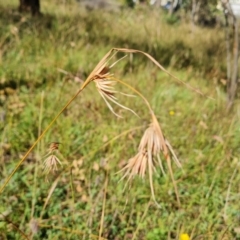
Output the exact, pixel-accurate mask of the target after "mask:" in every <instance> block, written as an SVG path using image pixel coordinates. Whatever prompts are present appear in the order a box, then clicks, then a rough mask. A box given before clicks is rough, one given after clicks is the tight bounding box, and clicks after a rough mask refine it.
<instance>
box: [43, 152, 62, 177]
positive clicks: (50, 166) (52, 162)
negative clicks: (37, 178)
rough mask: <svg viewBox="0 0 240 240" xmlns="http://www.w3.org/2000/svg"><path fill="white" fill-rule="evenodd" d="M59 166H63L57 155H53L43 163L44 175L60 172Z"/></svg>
mask: <svg viewBox="0 0 240 240" xmlns="http://www.w3.org/2000/svg"><path fill="white" fill-rule="evenodd" d="M58 164H59V165H62V163H61V161H60V160H59V159H58V158H57V157H56V156H55V155H53V154H51V155H50V156H48V157H47V158H46V159H45V160H44V162H43V166H44V169H43V171H44V173H46V174H49V173H50V172H55V171H57V170H58V166H57V165H58Z"/></svg>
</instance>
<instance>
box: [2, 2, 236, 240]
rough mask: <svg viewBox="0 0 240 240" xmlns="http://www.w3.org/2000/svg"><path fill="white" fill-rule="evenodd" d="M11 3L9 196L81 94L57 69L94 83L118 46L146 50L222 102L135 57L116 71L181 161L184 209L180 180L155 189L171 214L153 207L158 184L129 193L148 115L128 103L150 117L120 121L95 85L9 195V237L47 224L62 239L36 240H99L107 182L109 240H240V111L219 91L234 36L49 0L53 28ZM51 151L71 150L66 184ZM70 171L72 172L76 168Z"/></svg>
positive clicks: (6, 89)
mask: <svg viewBox="0 0 240 240" xmlns="http://www.w3.org/2000/svg"><path fill="white" fill-rule="evenodd" d="M0 3H1V5H0V6H1V10H2V12H3V15H2V16H1V22H0V32H1V35H0V46H1V47H0V79H1V90H0V115H1V116H3V117H1V118H0V119H1V120H0V129H1V134H0V143H1V145H0V146H1V149H0V156H1V157H0V169H1V171H0V176H1V181H0V182H1V186H2V184H3V183H4V180H5V179H6V178H7V176H8V175H9V174H10V173H11V171H12V170H13V169H14V167H15V166H16V164H17V162H18V161H19V160H20V158H21V157H22V156H23V155H24V154H25V153H26V151H27V150H28V148H29V147H30V146H31V145H32V144H33V142H34V141H35V140H36V139H37V137H38V131H39V128H41V130H43V129H44V128H45V127H46V126H47V125H48V123H49V122H50V121H51V119H52V118H53V117H54V116H55V115H56V114H57V112H58V111H59V110H60V109H61V108H62V107H63V106H64V105H65V104H66V102H67V101H68V100H69V99H70V98H71V97H72V96H73V95H74V94H75V92H76V91H77V89H78V88H80V84H81V83H80V82H78V81H75V80H74V79H73V78H71V77H68V76H66V75H64V74H63V73H61V72H59V71H58V69H64V70H66V71H68V72H70V73H72V74H74V75H77V76H78V77H79V78H80V79H83V80H85V79H86V77H87V76H88V74H89V73H90V72H91V71H92V69H93V68H94V67H95V65H96V64H97V63H98V61H99V60H100V59H101V58H102V57H103V56H104V54H105V53H106V52H107V51H108V50H110V49H111V48H112V47H131V48H137V49H139V50H143V51H146V52H148V53H150V54H152V55H153V56H154V57H156V59H157V60H158V61H159V62H160V63H161V64H163V65H164V66H168V68H169V69H170V71H171V72H172V73H173V74H174V75H176V76H178V77H179V78H180V79H182V80H184V81H186V82H188V83H189V84H191V85H192V86H195V87H197V88H199V89H201V90H202V91H203V92H204V93H206V95H207V96H211V97H213V98H214V100H212V99H210V98H207V97H202V96H200V95H198V94H197V93H195V92H192V91H191V90H188V89H186V87H184V86H182V85H180V84H178V83H176V82H175V81H174V80H173V79H171V78H170V77H168V76H166V74H164V73H162V72H161V71H160V70H158V69H157V68H156V67H155V66H153V64H152V63H149V62H147V61H146V59H144V58H143V57H142V56H140V55H134V56H133V59H131V58H129V57H127V58H126V59H125V60H124V61H122V62H120V63H119V64H118V65H117V66H116V67H114V73H115V74H116V75H117V76H119V78H120V79H122V80H124V81H126V82H128V83H130V84H131V85H133V86H134V87H136V88H137V89H138V90H139V91H140V92H142V93H143V94H144V95H145V96H146V98H147V99H148V100H149V102H150V103H151V105H152V107H153V109H154V110H155V113H156V115H157V117H158V120H159V121H160V124H161V126H162V128H163V131H164V133H165V136H166V138H167V139H168V140H169V141H170V142H171V144H172V146H173V147H174V149H175V151H176V152H177V155H178V157H179V159H180V160H181V163H182V165H183V171H182V170H179V169H178V168H177V167H175V166H174V165H173V170H174V177H175V179H176V181H177V185H178V190H179V193H180V199H181V203H182V206H181V208H180V209H179V208H178V206H177V201H176V198H175V193H174V188H173V185H172V182H171V178H170V175H169V174H167V176H166V177H163V176H161V175H160V171H158V173H159V174H155V177H154V188H155V194H156V198H157V201H158V202H159V203H160V204H161V206H162V209H158V208H157V207H156V206H155V205H154V203H153V202H152V201H151V192H150V188H149V183H148V181H147V178H146V180H141V179H138V178H136V179H135V180H134V181H133V182H132V184H130V186H129V187H127V189H126V190H125V191H123V189H124V185H125V182H124V181H122V182H119V180H120V178H121V174H115V173H116V172H118V171H119V170H120V169H121V168H122V167H123V166H124V164H125V163H126V161H127V160H128V159H129V158H130V157H132V156H133V155H134V154H135V153H136V151H137V146H138V143H139V141H140V138H141V136H142V134H143V131H144V128H145V127H146V126H147V124H148V123H149V122H148V121H149V113H148V110H147V109H146V108H145V107H143V106H144V105H143V102H142V100H141V99H139V98H122V99H121V100H120V102H121V103H124V104H125V105H126V106H128V107H131V108H133V109H134V110H135V111H136V112H137V113H138V114H139V115H140V116H141V118H140V119H138V118H136V117H135V116H133V115H132V114H130V113H128V112H124V113H122V112H121V113H122V115H123V116H124V118H123V119H117V118H116V117H115V116H113V114H112V113H111V112H110V111H109V109H108V108H107V106H106V105H105V103H104V101H103V100H102V99H101V98H100V96H99V94H98V93H97V92H96V90H95V87H94V86H93V84H91V85H90V86H88V87H87V88H86V89H85V90H84V91H83V92H82V94H80V95H79V96H78V98H77V99H76V100H75V101H74V102H73V103H72V104H71V105H70V107H69V108H68V109H67V110H66V111H65V112H64V113H63V114H62V115H61V116H60V118H59V119H58V120H57V122H56V124H55V125H54V126H53V127H52V128H51V130H50V131H49V132H48V133H47V134H46V135H45V137H44V138H43V140H42V141H41V142H40V143H39V144H38V146H37V147H36V148H35V149H34V150H33V152H32V153H31V154H30V155H29V157H28V158H27V160H26V161H25V162H24V163H23V165H22V166H21V167H20V168H19V170H18V171H17V172H16V174H15V175H14V177H13V178H12V179H11V181H10V182H9V184H8V185H7V187H6V189H5V190H4V192H3V193H2V194H1V197H0V213H1V214H6V218H4V217H2V215H0V239H21V238H22V235H21V234H20V233H19V231H18V230H16V228H14V226H17V228H18V229H21V231H22V232H24V233H25V234H26V235H28V236H30V235H31V231H30V228H29V222H30V221H31V219H32V218H35V219H39V218H40V216H42V222H41V224H43V225H44V224H45V225H51V226H55V227H58V228H60V229H53V228H44V227H40V230H39V231H38V233H37V235H35V236H34V237H33V239H94V238H93V236H91V235H90V234H94V235H98V233H99V228H100V223H101V214H102V209H103V196H104V189H105V183H106V179H108V184H107V194H106V206H105V215H104V225H103V237H104V238H107V239H134V238H135V239H149V240H155V239H156V240H157V239H179V235H180V233H183V232H186V233H188V234H189V235H191V236H192V239H240V234H239V225H240V211H239V194H240V193H239V181H240V175H239V172H238V171H239V153H240V149H239V134H240V128H239V126H240V125H239V117H240V114H239V101H238V100H237V101H236V106H235V109H234V111H232V112H231V113H228V114H227V113H226V112H225V98H226V94H225V89H224V86H222V85H221V84H220V83H219V82H220V79H221V78H224V73H225V63H224V61H225V55H224V52H225V50H224V42H223V40H222V39H224V34H223V30H219V29H212V30H210V29H198V28H196V29H195V33H191V34H190V32H189V31H190V26H189V25H188V24H187V23H178V24H177V25H171V26H169V25H167V23H166V21H165V20H164V18H162V17H157V15H156V16H155V18H150V14H151V15H152V14H156V13H151V12H147V13H143V12H142V10H141V9H140V10H137V11H139V12H137V11H130V12H129V11H128V10H125V11H123V12H121V13H114V14H113V13H104V12H101V14H100V13H99V12H91V13H87V12H85V11H83V10H81V11H80V12H79V13H77V8H76V7H72V5H64V4H59V5H58V6H57V7H56V8H54V1H51V4H50V6H48V4H47V1H43V3H42V9H43V10H42V11H43V13H45V18H43V19H32V18H31V17H30V16H28V15H24V16H22V15H19V14H18V13H17V11H16V9H17V1H12V2H11V4H10V3H9V5H7V4H6V3H4V1H0ZM71 4H73V2H72V3H71ZM14 9H15V10H14ZM21 19H22V20H21ZM136 22H138V23H139V24H136ZM143 26H144V27H143ZM158 27H159V28H160V30H159V29H158ZM161 28H162V29H163V30H162V32H161ZM163 33H164V34H163ZM186 34H189V35H186ZM186 36H188V37H186ZM120 88H121V87H120ZM129 93H130V92H129ZM41 99H43V106H42V108H41ZM116 109H117V111H119V109H118V108H116ZM40 111H42V115H41V114H40ZM171 111H173V113H174V114H170V112H171ZM39 121H40V124H39ZM136 127H140V128H139V129H137V130H136V129H135V128H136ZM141 127H142V128H141ZM122 133H125V134H122ZM121 134H122V135H121ZM116 136H119V138H117V139H116V140H115V141H111V139H113V138H115V137H116ZM52 141H59V142H61V143H62V144H61V145H60V152H61V154H62V158H61V157H60V158H61V160H62V161H63V163H64V165H63V168H62V169H61V170H60V171H59V177H58V175H52V176H49V179H48V181H45V176H44V175H43V174H42V165H41V162H42V161H43V159H42V156H44V154H45V152H46V151H47V148H48V144H49V142H52ZM107 141H110V142H109V144H108V145H104V144H106V142H107ZM71 163H74V164H73V167H72V170H71V169H69V168H67V166H68V165H70V164H71ZM165 167H166V168H167V166H166V164H165ZM55 180H56V181H57V185H56V186H55V188H54V191H53V193H52V195H51V197H50V200H49V202H48V205H47V206H46V209H44V208H43V206H44V203H45V201H46V199H47V197H48V194H49V191H50V189H51V187H52V186H54V185H53V184H54V181H55ZM72 186H73V189H74V191H72ZM228 192H229V193H228ZM227 196H228V197H227ZM226 199H227V200H228V201H227V202H226ZM61 228H62V229H61ZM63 228H67V229H72V230H76V231H78V233H76V232H75V233H74V232H73V231H72V232H71V233H69V232H66V231H64V229H63ZM80 231H81V232H82V233H83V235H81V234H79V232H80ZM29 238H30V237H29ZM96 239H97V238H96Z"/></svg>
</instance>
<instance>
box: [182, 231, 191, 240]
mask: <svg viewBox="0 0 240 240" xmlns="http://www.w3.org/2000/svg"><path fill="white" fill-rule="evenodd" d="M180 240H190V237H189V235H188V234H187V233H182V234H181V235H180Z"/></svg>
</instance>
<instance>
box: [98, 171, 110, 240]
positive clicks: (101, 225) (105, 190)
mask: <svg viewBox="0 0 240 240" xmlns="http://www.w3.org/2000/svg"><path fill="white" fill-rule="evenodd" d="M107 186H108V175H107V174H106V179H105V183H104V195H103V205H102V214H101V221H100V229H99V234H98V237H99V239H101V237H102V232H103V225H104V215H105V206H106V198H107Z"/></svg>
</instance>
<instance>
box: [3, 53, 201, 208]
mask: <svg viewBox="0 0 240 240" xmlns="http://www.w3.org/2000/svg"><path fill="white" fill-rule="evenodd" d="M118 52H122V53H127V54H128V53H140V54H143V55H144V56H146V57H147V58H148V59H149V60H151V61H152V62H153V63H154V64H155V65H156V66H157V67H158V68H160V69H161V70H162V71H164V72H165V73H166V74H168V75H169V76H171V77H172V78H173V79H174V80H176V81H177V82H178V83H181V84H183V85H185V86H186V87H188V88H189V89H191V90H193V91H195V92H196V93H198V94H200V95H202V96H204V94H203V93H202V92H201V91H200V90H199V89H196V88H193V87H192V86H190V85H189V84H187V83H185V82H183V81H181V80H180V79H178V78H177V77H175V76H174V75H172V74H171V73H170V72H168V71H167V70H166V69H165V68H164V67H163V66H162V65H161V64H159V63H158V62H157V61H156V60H155V59H154V58H153V57H152V56H150V55H149V54H147V53H145V52H142V51H139V50H135V49H125V48H112V49H111V50H110V51H109V52H108V53H107V54H106V55H105V56H104V57H103V58H102V59H101V60H100V62H99V63H98V64H97V65H96V67H95V68H94V69H93V71H92V72H91V73H90V74H89V76H88V77H87V79H86V81H85V82H84V83H83V84H82V86H81V87H80V89H79V90H78V91H77V92H76V93H75V95H74V96H73V97H72V98H71V99H70V100H69V101H68V102H67V103H66V105H65V106H64V107H63V108H62V109H61V110H60V112H59V113H58V114H57V115H56V116H55V117H54V118H53V120H52V121H51V122H50V123H49V125H48V126H47V127H46V129H45V130H44V131H43V132H42V133H41V135H40V136H39V137H38V139H37V140H36V141H35V142H34V144H33V145H32V146H31V147H30V148H29V150H28V151H27V153H26V154H25V155H24V157H23V158H22V159H21V160H20V161H19V162H18V163H17V165H16V167H15V168H14V170H13V171H12V172H11V174H10V175H9V176H8V177H7V179H6V180H5V182H4V183H3V185H2V186H1V188H0V194H2V193H3V191H4V189H5V188H6V186H7V184H8V183H9V181H10V180H11V178H12V177H13V175H14V173H15V172H16V171H17V170H18V168H19V167H20V166H21V164H22V163H23V162H24V161H25V160H26V158H27V156H28V155H29V153H30V152H31V151H32V150H33V149H34V147H35V146H36V145H37V144H38V143H39V141H40V140H41V139H42V138H43V137H44V135H45V134H46V132H47V131H48V130H49V129H50V128H51V127H52V126H53V124H54V123H55V121H56V120H57V119H58V117H59V116H60V115H61V114H62V113H63V112H64V110H66V109H67V108H68V106H69V105H70V104H71V103H72V102H73V101H74V100H75V99H76V98H77V96H78V95H79V94H80V93H81V92H82V91H83V90H84V89H85V88H86V87H87V85H88V84H89V83H90V82H92V81H93V82H95V84H96V86H97V90H98V92H99V93H100V95H101V96H102V97H103V99H104V100H105V102H106V104H107V106H108V107H109V109H110V110H111V111H112V112H113V113H114V111H113V108H112V107H111V105H110V104H109V103H108V101H107V100H109V101H111V102H112V103H115V104H116V105H118V106H119V107H121V108H123V109H125V110H129V111H131V112H133V113H135V112H134V111H133V110H132V109H129V108H127V107H125V106H123V105H122V104H119V103H118V102H117V98H116V97H115V95H116V93H117V92H116V91H114V89H113V83H112V81H111V80H114V81H118V82H120V83H122V84H124V85H125V86H128V87H129V88H131V89H132V90H133V89H134V88H133V87H131V86H130V85H128V84H126V83H125V82H123V81H120V80H117V79H116V78H115V77H114V76H113V74H112V73H110V69H111V68H112V67H113V66H114V65H115V64H116V63H117V62H118V61H116V62H115V63H113V64H112V65H109V62H110V60H112V58H113V57H114V56H115V55H116V54H117V53H118ZM120 60H121V59H120ZM108 65H109V66H110V67H108ZM134 92H135V93H137V94H138V95H139V96H141V97H142V98H143V99H144V101H145V103H146V105H147V106H148V108H149V110H150V113H151V117H152V120H151V123H150V126H149V130H146V131H147V132H145V134H144V136H143V139H142V143H141V144H140V145H139V154H146V155H145V157H143V158H142V160H143V159H144V163H143V162H141V163H140V162H139V161H138V162H137V164H138V165H136V166H135V168H134V169H130V166H132V164H130V165H127V167H126V169H127V171H128V170H129V172H128V174H130V175H129V176H130V178H131V177H132V176H134V175H135V174H140V175H141V176H143V175H144V172H145V170H146V164H147V163H148V169H149V179H150V186H151V192H152V196H153V199H154V200H155V197H154V191H153V184H152V172H153V170H154V169H155V168H154V160H153V158H154V157H155V155H157V154H158V153H160V152H162V153H163V155H164V157H165V158H166V159H167V161H168V162H169V161H170V158H169V152H170V153H171V154H172V155H173V159H174V160H175V162H176V163H177V165H178V166H180V163H179V162H178V160H177V158H176V155H175V154H174V153H173V150H172V148H171V146H170V144H169V142H167V141H166V139H165V138H164V136H163V133H162V130H161V128H160V125H159V123H158V121H157V118H156V117H155V114H154V112H153V110H152V108H151V106H150V104H149V103H148V101H147V100H146V98H145V97H144V96H143V95H142V94H141V93H139V92H138V91H137V90H134ZM115 115H117V114H115ZM117 116H118V115H117ZM118 117H119V116H118ZM149 132H151V134H150V135H149ZM146 157H147V160H148V161H146V159H145V158H146ZM50 160H51V161H52V158H50ZM57 162H58V161H57V160H56V159H55V163H57ZM45 163H46V162H45ZM48 163H49V162H48ZM51 163H52V162H51ZM55 163H54V164H52V165H51V164H50V165H51V166H52V167H54V168H55V167H56V164H55ZM58 163H59V162H58ZM139 164H143V165H141V166H140V165H139ZM50 165H49V164H48V165H47V171H49V170H50V168H51V166H50ZM134 165H135V164H134ZM139 167H140V169H139ZM160 167H161V165H160ZM170 167H171V165H169V168H170ZM161 168H162V167H161ZM170 173H171V176H172V171H171V170H170ZM128 174H127V175H128ZM172 179H173V177H172ZM175 191H176V187H175ZM176 195H177V201H178V204H179V205H180V200H179V196H178V194H177V191H176Z"/></svg>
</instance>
